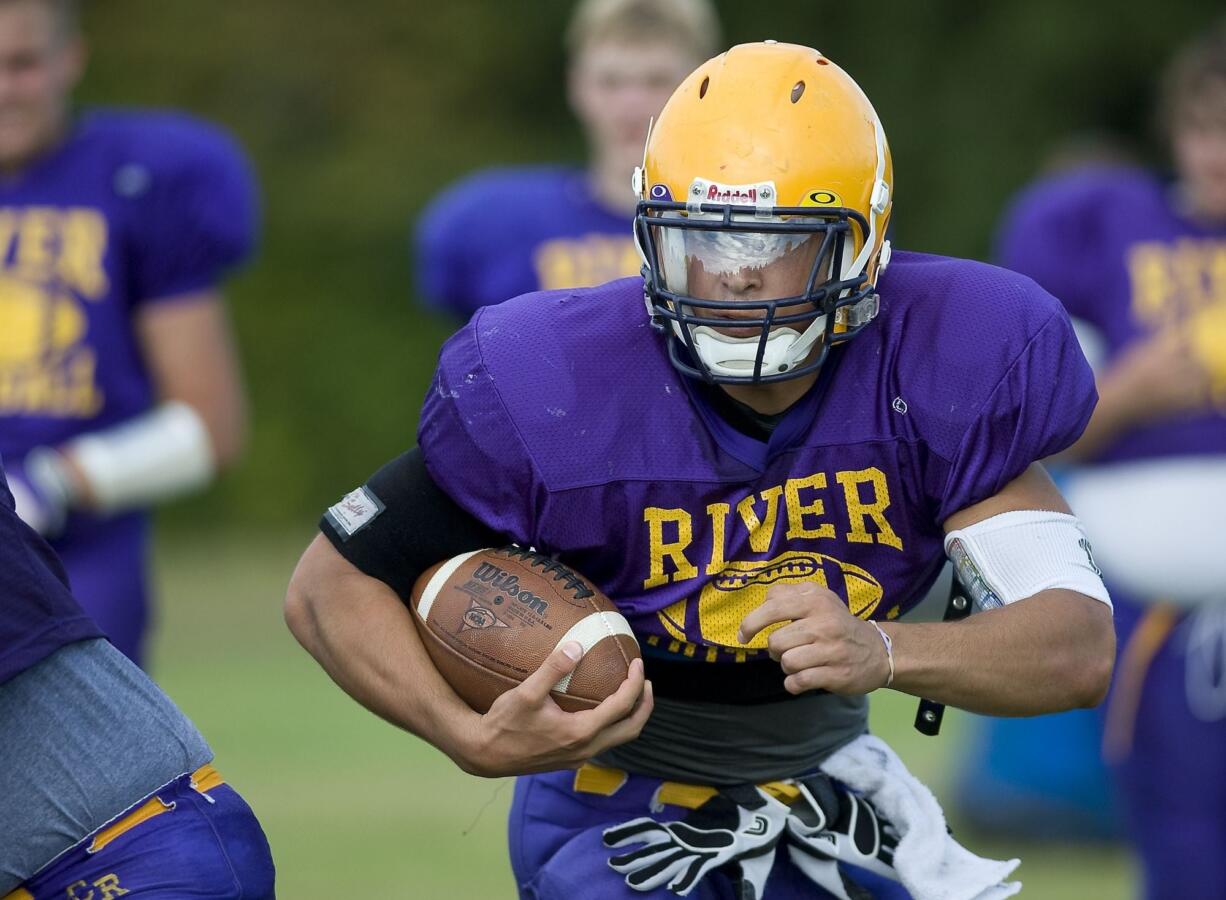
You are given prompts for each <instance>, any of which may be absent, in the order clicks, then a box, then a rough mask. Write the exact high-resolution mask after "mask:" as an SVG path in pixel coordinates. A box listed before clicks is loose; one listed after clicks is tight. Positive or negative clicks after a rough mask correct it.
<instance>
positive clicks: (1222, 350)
mask: <svg viewBox="0 0 1226 900" xmlns="http://www.w3.org/2000/svg"><path fill="white" fill-rule="evenodd" d="M1184 329H1185V334H1186V335H1187V339H1188V342H1189V343H1190V344H1191V346H1192V354H1193V356H1195V358H1196V361H1197V362H1199V363H1200V364H1201V365H1202V366H1204V367H1205V371H1206V372H1208V373H1209V384H1210V392H1211V395H1212V398H1213V401H1214V402H1215V403H1216V404H1218V405H1219V406H1226V304H1222V303H1219V304H1216V305H1214V306H1210V307H1208V308H1206V309H1202V310H1200V311H1199V312H1197V313H1196V314H1194V315H1193V316H1192V317H1191V318H1190V319H1189V320H1188V321H1187V322H1185V323H1184Z"/></svg>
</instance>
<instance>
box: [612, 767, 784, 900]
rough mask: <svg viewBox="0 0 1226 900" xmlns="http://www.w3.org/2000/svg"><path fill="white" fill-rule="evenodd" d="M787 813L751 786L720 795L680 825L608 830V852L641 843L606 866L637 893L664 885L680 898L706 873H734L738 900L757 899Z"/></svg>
mask: <svg viewBox="0 0 1226 900" xmlns="http://www.w3.org/2000/svg"><path fill="white" fill-rule="evenodd" d="M787 814H788V808H787V807H786V806H784V805H783V804H782V803H780V802H779V801H778V800H776V799H775V798H774V797H772V796H770V795H769V794H767V793H765V792H763V791H761V790H759V789H758V788H756V787H754V786H753V785H746V786H744V787H736V788H728V789H725V790H723V791H720V792H719V793H718V794H716V795H715V796H714V797H712V798H711V799H710V800H708V801H707V802H706V803H704V804H703V805H702V806H700V807H699V808H698V809H696V810H694V811H693V812H691V813H690V814H689V815H687V816H686V817H685V818H684V819H682V820H681V821H678V822H657V821H656V820H655V819H652V818H649V817H643V818H640V819H634V820H633V821H630V822H626V823H624V824H622V825H617V826H615V827H613V828H609V829H606V830H605V832H604V843H605V846H606V847H623V846H625V845H627V844H643V845H644V846H642V847H640V848H638V849H637V850H631V851H630V852H629V853H623V854H621V855H619V856H614V857H613V858H612V859H610V860H609V865H610V866H612V867H613V869H615V870H616V871H618V872H620V873H621V874H623V875H625V876H626V884H628V885H629V886H630V887H631V888H633V889H634V890H636V891H650V890H654V889H655V888H658V887H660V886H661V885H667V886H668V889H669V890H670V891H672V892H673V893H674V894H678V895H680V896H682V897H684V896H685V895H686V894H688V893H689V892H690V891H691V890H693V888H694V885H696V884H697V883H698V882H699V881H700V880H701V879H702V878H703V876H705V875H706V874H707V873H708V872H711V871H712V870H714V869H718V868H720V867H721V866H728V867H730V868H733V869H736V870H739V871H733V872H732V873H731V874H733V877H734V879H735V880H736V881H737V885H738V889H739V894H738V896H739V897H740V900H758V898H760V897H761V896H762V890H763V888H764V887H765V885H766V879H767V877H768V876H769V875H770V871H771V866H772V865H773V864H774V861H775V844H776V843H778V841H779V838H780V837H781V836H782V835H783V828H784V822H785V821H786V819H787Z"/></svg>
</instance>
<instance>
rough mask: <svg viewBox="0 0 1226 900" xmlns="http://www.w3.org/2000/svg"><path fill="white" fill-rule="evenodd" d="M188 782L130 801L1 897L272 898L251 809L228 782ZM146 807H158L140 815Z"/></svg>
mask: <svg viewBox="0 0 1226 900" xmlns="http://www.w3.org/2000/svg"><path fill="white" fill-rule="evenodd" d="M191 780H192V776H191V775H183V776H181V777H180V778H177V779H175V780H174V781H173V782H171V783H170V784H169V785H167V786H166V787H164V788H161V789H159V790H158V791H156V792H155V793H154V794H153V795H152V796H151V797H150V798H146V799H145V800H142V801H140V802H139V803H137V804H135V805H134V806H133V807H132V810H130V811H129V812H128V813H127V814H125V816H121V817H120V818H119V819H117V820H116V822H115V823H112V826H107V827H104V828H101V829H99V830H98V831H97V832H95V833H94V834H93V835H91V836H90V837H87V838H86V839H85V840H83V841H82V842H81V843H79V844H77V846H76V847H74V848H73V849H72V850H69V851H68V852H67V853H65V854H64V855H63V856H61V857H59V858H58V859H57V860H55V861H54V862H52V863H51V864H50V865H48V866H46V867H44V868H43V869H42V870H41V871H39V872H38V873H37V874H36V875H35V876H34V877H33V878H31V879H30V880H29V881H28V882H26V884H25V886H24V887H22V888H18V889H17V890H16V891H15V892H13V893H12V894H10V895H9V896H8V897H6V898H5V900H53V898H54V900H65V898H68V900H110V898H113V897H119V896H124V897H131V898H133V900H137V898H140V900H144V898H148V900H182V898H184V897H200V898H219V900H220V898H233V900H238V898H242V900H265V898H272V897H273V896H274V895H273V863H272V853H271V852H270V851H269V848H268V839H267V838H265V837H264V832H263V830H262V829H261V828H260V823H259V822H258V821H257V820H256V818H255V814H254V813H253V812H252V811H251V807H249V806H248V805H247V803H246V801H244V800H243V798H242V797H240V796H239V795H238V793H237V792H236V791H235V790H234V789H233V788H231V787H229V786H228V785H225V784H218V785H217V786H215V787H211V788H209V787H206V786H204V785H202V787H205V790H207V793H203V792H201V791H200V790H197V789H196V788H193V787H192V785H191ZM147 809H153V810H157V809H161V810H162V811H161V812H159V813H157V814H156V815H153V816H150V817H148V818H145V819H143V820H142V819H141V818H140V813H141V811H147ZM115 831H118V832H120V833H118V834H117V835H116V834H115ZM99 845H100V846H99ZM91 848H92V850H93V852H91Z"/></svg>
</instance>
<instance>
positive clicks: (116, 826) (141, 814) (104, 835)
mask: <svg viewBox="0 0 1226 900" xmlns="http://www.w3.org/2000/svg"><path fill="white" fill-rule="evenodd" d="M223 784H225V781H224V780H223V779H222V777H221V775H220V774H218V772H217V770H216V769H214V768H213V766H212V765H210V764H205V765H203V766H201V767H200V768H199V769H197V770H196V771H194V772H192V787H193V788H195V789H196V790H197V791H199V792H200V793H201V794H207V793H208V792H209V791H211V790H212V789H213V788H215V787H218V786H219V785H223ZM174 808H175V806H174V804H173V803H166V802H164V801H163V800H162V799H161V798H159V797H158V796H157V794H156V793H155V794H154V795H153V796H152V797H150V798H149V799H148V800H146V801H145V802H144V803H142V804H141V805H140V806H138V807H137V808H136V809H134V810H132V812H130V813H128V814H127V815H126V816H123V817H122V818H120V819H116V820H115V821H114V822H112V823H110V824H109V825H105V826H103V827H102V828H100V829H98V830H97V831H95V832H94V833H93V835H92V839H90V843H89V847H88V848H87V852H89V853H98V852H99V851H101V850H102V849H103V848H104V847H106V846H107V844H110V843H111V842H113V841H115V840H116V839H117V838H119V837H121V836H122V835H124V834H127V833H128V832H129V831H131V830H132V829H133V828H136V827H138V826H140V825H143V824H144V823H145V822H148V821H149V820H150V819H153V818H156V817H157V816H160V815H161V814H162V813H167V812H170V811H171V810H173V809H174ZM90 837H91V836H87V838H90ZM82 840H85V839H82ZM78 846H79V844H78ZM0 900H34V895H33V894H31V893H30V892H29V891H27V890H26V889H25V888H20V887H19V888H17V890H15V891H12V892H11V893H9V894H6V895H5V896H4V897H3V898H0Z"/></svg>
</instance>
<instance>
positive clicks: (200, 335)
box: [0, 0, 255, 663]
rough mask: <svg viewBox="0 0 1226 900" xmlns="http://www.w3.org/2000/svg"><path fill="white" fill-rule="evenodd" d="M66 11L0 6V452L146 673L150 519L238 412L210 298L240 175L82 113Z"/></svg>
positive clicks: (157, 117)
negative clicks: (75, 98) (74, 99)
mask: <svg viewBox="0 0 1226 900" xmlns="http://www.w3.org/2000/svg"><path fill="white" fill-rule="evenodd" d="M84 59H85V51H84V48H83V45H82V40H81V36H80V34H79V32H78V28H77V18H76V3H75V0H0V169H2V170H3V172H4V178H3V179H0V246H2V247H3V255H2V256H0V457H2V458H3V461H4V465H5V466H6V468H7V469H8V471H9V480H10V484H11V486H12V489H13V493H14V494H15V495H16V497H17V510H18V513H19V515H20V516H21V517H22V518H23V519H24V520H25V521H26V522H28V523H29V524H30V525H31V526H33V527H34V528H35V529H36V530H38V531H40V532H41V533H43V534H44V535H46V536H47V537H48V538H49V539H50V540H51V541H52V545H53V546H54V548H55V550H56V552H57V553H58V554H59V556H60V557H61V559H62V560H63V561H64V565H65V567H66V568H67V570H68V573H69V576H70V578H71V580H72V585H73V589H74V591H75V593H76V596H77V598H78V599H79V601H80V602H81V604H82V606H84V608H85V610H86V611H87V612H88V613H89V614H90V615H91V616H92V617H93V618H94V620H95V621H96V622H97V623H98V625H99V626H100V627H101V628H102V630H103V632H104V633H105V634H106V635H107V636H108V637H110V638H111V640H113V641H114V642H115V645H116V646H117V647H119V649H120V650H122V651H123V652H124V653H125V654H127V655H128V656H129V657H130V658H131V659H133V660H135V661H137V662H138V663H139V662H140V661H141V659H142V656H143V652H142V640H143V636H144V633H145V630H146V628H145V626H146V620H147V610H146V603H147V601H146V592H147V588H146V583H145V569H146V551H147V543H148V540H147V532H148V529H149V522H148V516H147V515H146V512H145V510H146V508H147V507H148V506H150V505H151V504H155V503H159V502H161V501H164V500H167V499H169V498H171V497H174V496H177V495H179V494H182V493H183V492H185V491H188V490H192V489H195V488H198V487H199V486H201V485H203V484H205V483H206V482H207V481H208V480H209V479H210V478H212V477H213V475H214V473H215V472H216V471H217V470H218V469H219V468H221V467H223V466H225V465H227V464H229V463H230V462H231V461H232V460H234V459H235V457H236V455H237V454H238V452H239V448H240V446H241V444H242V441H243V430H244V416H245V412H244V398H243V392H242V389H241V386H240V378H239V373H238V365H237V363H236V358H235V353H234V348H233V342H232V340H231V335H230V328H229V325H228V323H227V317H226V312H225V308H224V305H223V302H222V297H221V293H220V289H219V284H220V279H221V277H222V274H223V272H225V271H226V270H227V269H228V268H229V267H231V266H232V265H234V264H235V263H237V262H238V261H240V260H241V259H242V258H243V257H244V256H246V254H247V253H248V252H249V251H250V249H251V245H252V241H253V237H254V228H255V225H254V218H255V216H254V191H253V187H252V180H251V173H250V171H249V170H248V167H247V163H246V161H245V160H244V158H243V156H242V154H241V153H240V152H239V151H238V149H237V148H236V147H235V146H234V144H233V142H232V141H231V140H230V139H229V138H228V137H226V136H225V135H223V134H221V133H220V132H219V131H218V130H217V129H215V128H213V127H212V126H210V125H206V124H204V123H202V122H198V121H196V120H193V119H191V118H188V117H187V116H182V115H176V114H169V113H158V114H152V113H139V112H117V111H97V112H92V113H89V114H86V115H83V116H80V117H76V116H73V115H72V114H71V112H70V109H69V98H70V95H71V92H72V89H73V87H74V85H75V84H76V83H77V80H78V78H79V77H80V75H81V71H82V67H83V65H84Z"/></svg>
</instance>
